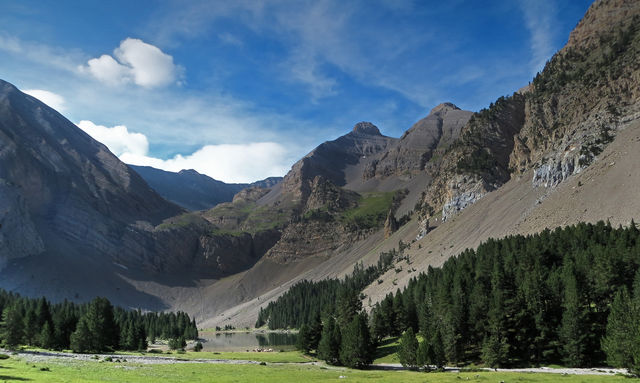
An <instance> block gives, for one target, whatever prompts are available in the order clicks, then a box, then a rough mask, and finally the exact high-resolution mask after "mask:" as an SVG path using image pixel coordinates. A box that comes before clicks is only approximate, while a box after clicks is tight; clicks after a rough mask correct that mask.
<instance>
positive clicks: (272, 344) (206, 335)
mask: <svg viewBox="0 0 640 383" xmlns="http://www.w3.org/2000/svg"><path fill="white" fill-rule="evenodd" d="M200 339H201V342H202V346H203V351H247V350H249V351H251V350H253V349H256V348H272V349H273V350H275V351H280V350H286V351H288V350H293V349H294V348H295V344H296V340H297V339H298V334H291V333H277V332H269V333H253V332H249V333H246V332H233V333H224V332H223V333H215V332H201V333H200Z"/></svg>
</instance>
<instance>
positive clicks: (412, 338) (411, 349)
mask: <svg viewBox="0 0 640 383" xmlns="http://www.w3.org/2000/svg"><path fill="white" fill-rule="evenodd" d="M417 353H418V339H417V338H416V334H415V333H414V332H413V329H412V328H411V327H409V328H408V329H407V330H406V331H405V332H404V333H403V334H402V337H400V345H399V346H398V359H399V360H400V363H401V364H402V365H403V366H404V367H408V368H411V369H413V368H416V367H417V366H418V361H417Z"/></svg>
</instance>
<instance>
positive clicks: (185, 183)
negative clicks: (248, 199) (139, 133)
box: [129, 165, 282, 210]
mask: <svg viewBox="0 0 640 383" xmlns="http://www.w3.org/2000/svg"><path fill="white" fill-rule="evenodd" d="M129 167H131V168H132V169H133V170H135V171H136V172H137V173H138V174H139V175H140V176H141V177H142V178H143V179H144V180H145V181H147V183H148V184H149V186H151V187H152V188H153V189H154V190H155V191H156V192H157V193H158V194H160V195H161V196H162V197H164V198H165V199H167V200H169V201H171V202H173V203H175V204H178V205H180V206H182V207H184V208H185V209H188V210H206V209H211V208H212V207H214V206H216V205H218V204H220V203H222V202H231V200H233V196H234V195H235V194H236V193H238V192H239V191H241V190H242V189H246V188H249V187H258V188H266V189H270V188H272V187H273V186H275V185H276V184H277V183H278V182H280V181H282V177H269V178H266V179H264V180H261V181H256V182H253V183H250V184H247V183H241V184H228V183H225V182H222V181H218V180H215V179H213V178H211V177H209V176H207V175H205V174H201V173H198V172H197V171H195V170H193V169H188V170H181V171H179V172H177V173H176V172H169V171H165V170H160V169H156V168H153V167H150V166H136V165H129Z"/></svg>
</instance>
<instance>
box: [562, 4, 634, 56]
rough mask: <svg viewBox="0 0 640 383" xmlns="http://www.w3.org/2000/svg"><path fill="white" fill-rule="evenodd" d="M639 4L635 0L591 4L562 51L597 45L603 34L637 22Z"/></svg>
mask: <svg viewBox="0 0 640 383" xmlns="http://www.w3.org/2000/svg"><path fill="white" fill-rule="evenodd" d="M639 11H640V3H639V2H638V1H637V0H599V1H596V2H594V3H593V5H591V7H589V10H587V13H586V14H585V15H584V17H583V18H582V20H580V22H579V23H578V25H577V26H576V28H575V29H574V30H573V31H572V32H571V35H570V36H569V41H568V42H567V45H566V47H565V49H564V50H566V49H568V48H571V47H576V48H578V47H588V46H590V45H592V44H598V43H599V42H600V38H601V37H602V34H603V32H606V31H610V30H613V29H615V28H616V27H618V28H619V27H624V26H626V25H629V24H630V23H633V22H634V17H636V19H635V20H637V17H638V12H639ZM635 22H637V21H635Z"/></svg>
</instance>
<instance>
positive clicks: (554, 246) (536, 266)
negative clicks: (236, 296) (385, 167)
mask: <svg viewBox="0 0 640 383" xmlns="http://www.w3.org/2000/svg"><path fill="white" fill-rule="evenodd" d="M392 261H393V258H391V261H390V262H389V263H388V264H387V266H385V267H386V268H388V267H389V265H390V264H391V263H392ZM639 266H640V231H639V230H638V229H637V228H636V225H635V223H634V222H633V221H632V222H631V225H630V226H629V227H627V228H622V227H620V228H613V227H612V226H611V225H610V224H609V223H604V222H598V223H597V224H586V223H581V224H577V225H574V226H569V227H565V228H558V229H556V230H553V231H551V230H544V231H542V232H541V233H538V234H535V235H529V236H522V235H517V236H509V237H506V238H504V239H500V240H495V239H489V240H487V241H486V242H485V243H483V244H481V245H480V246H479V247H478V248H477V249H476V250H466V251H464V252H463V253H461V254H459V255H458V256H457V257H453V258H451V259H449V260H447V261H446V262H445V264H444V265H443V266H442V267H441V268H437V269H436V268H429V269H428V271H427V272H426V273H422V274H420V275H419V276H418V277H416V278H413V279H411V281H410V282H409V284H408V285H407V287H406V288H404V289H403V290H402V291H401V290H398V291H397V292H396V293H395V294H389V295H387V296H386V297H385V298H384V299H383V300H382V301H381V302H379V303H377V304H376V305H375V307H374V308H373V309H372V311H371V313H370V315H369V316H367V314H366V313H364V312H362V303H361V299H362V296H361V291H362V288H363V287H365V286H366V284H357V283H353V282H347V281H348V280H349V278H351V277H352V276H353V274H352V276H351V277H347V278H346V279H345V280H344V281H338V280H329V281H321V282H308V281H304V282H302V283H300V284H298V285H296V286H294V287H293V288H292V289H291V290H290V291H289V292H287V293H286V294H284V295H283V296H282V297H281V298H280V299H278V300H277V301H275V302H273V303H271V304H270V305H269V306H268V307H267V309H265V310H263V312H262V313H261V318H260V319H259V322H261V321H262V324H264V323H265V322H267V323H268V324H269V327H270V328H285V327H295V326H296V325H298V326H299V328H300V334H299V348H300V349H302V350H303V351H305V352H310V351H312V350H316V351H317V354H318V356H319V357H320V358H322V359H324V360H326V361H327V362H329V363H334V364H345V365H348V366H352V367H354V366H356V367H357V366H364V365H366V362H367V361H370V360H371V358H372V355H373V350H375V345H376V344H377V342H379V341H381V340H382V339H384V338H386V337H389V336H401V335H402V338H401V347H400V354H401V355H399V356H400V357H401V360H403V362H404V363H405V364H407V365H408V366H411V367H421V366H427V365H429V366H444V365H445V364H453V365H465V364H470V363H480V364H484V365H487V366H492V367H498V366H500V367H517V366H535V365H545V364H563V365H567V366H576V367H587V366H597V365H603V364H608V365H611V366H614V367H627V368H629V369H630V370H631V371H632V372H634V371H635V373H638V372H640V271H639V269H640V267H639ZM376 267H377V266H376ZM364 270H374V272H372V273H371V274H366V273H365V275H367V278H364V280H367V281H369V283H370V282H372V281H374V280H375V278H377V277H378V275H380V274H377V273H378V272H379V271H380V270H379V269H375V267H374V269H371V268H368V269H364V268H362V267H361V266H359V267H358V268H356V270H354V274H360V273H363V271H364ZM364 280H363V281H364ZM274 313H280V314H281V316H274ZM272 318H277V319H278V320H277V321H275V322H273V323H272V322H271V320H272ZM280 318H285V319H286V320H280ZM363 324H364V325H363ZM418 337H419V338H420V339H421V341H420V342H419V341H418ZM349 350H351V351H349ZM354 350H358V352H359V353H360V354H364V355H360V357H359V358H356V359H357V360H358V361H357V362H353V361H352V360H350V359H349V358H350V355H351V354H352V353H353V352H355V351H354Z"/></svg>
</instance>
